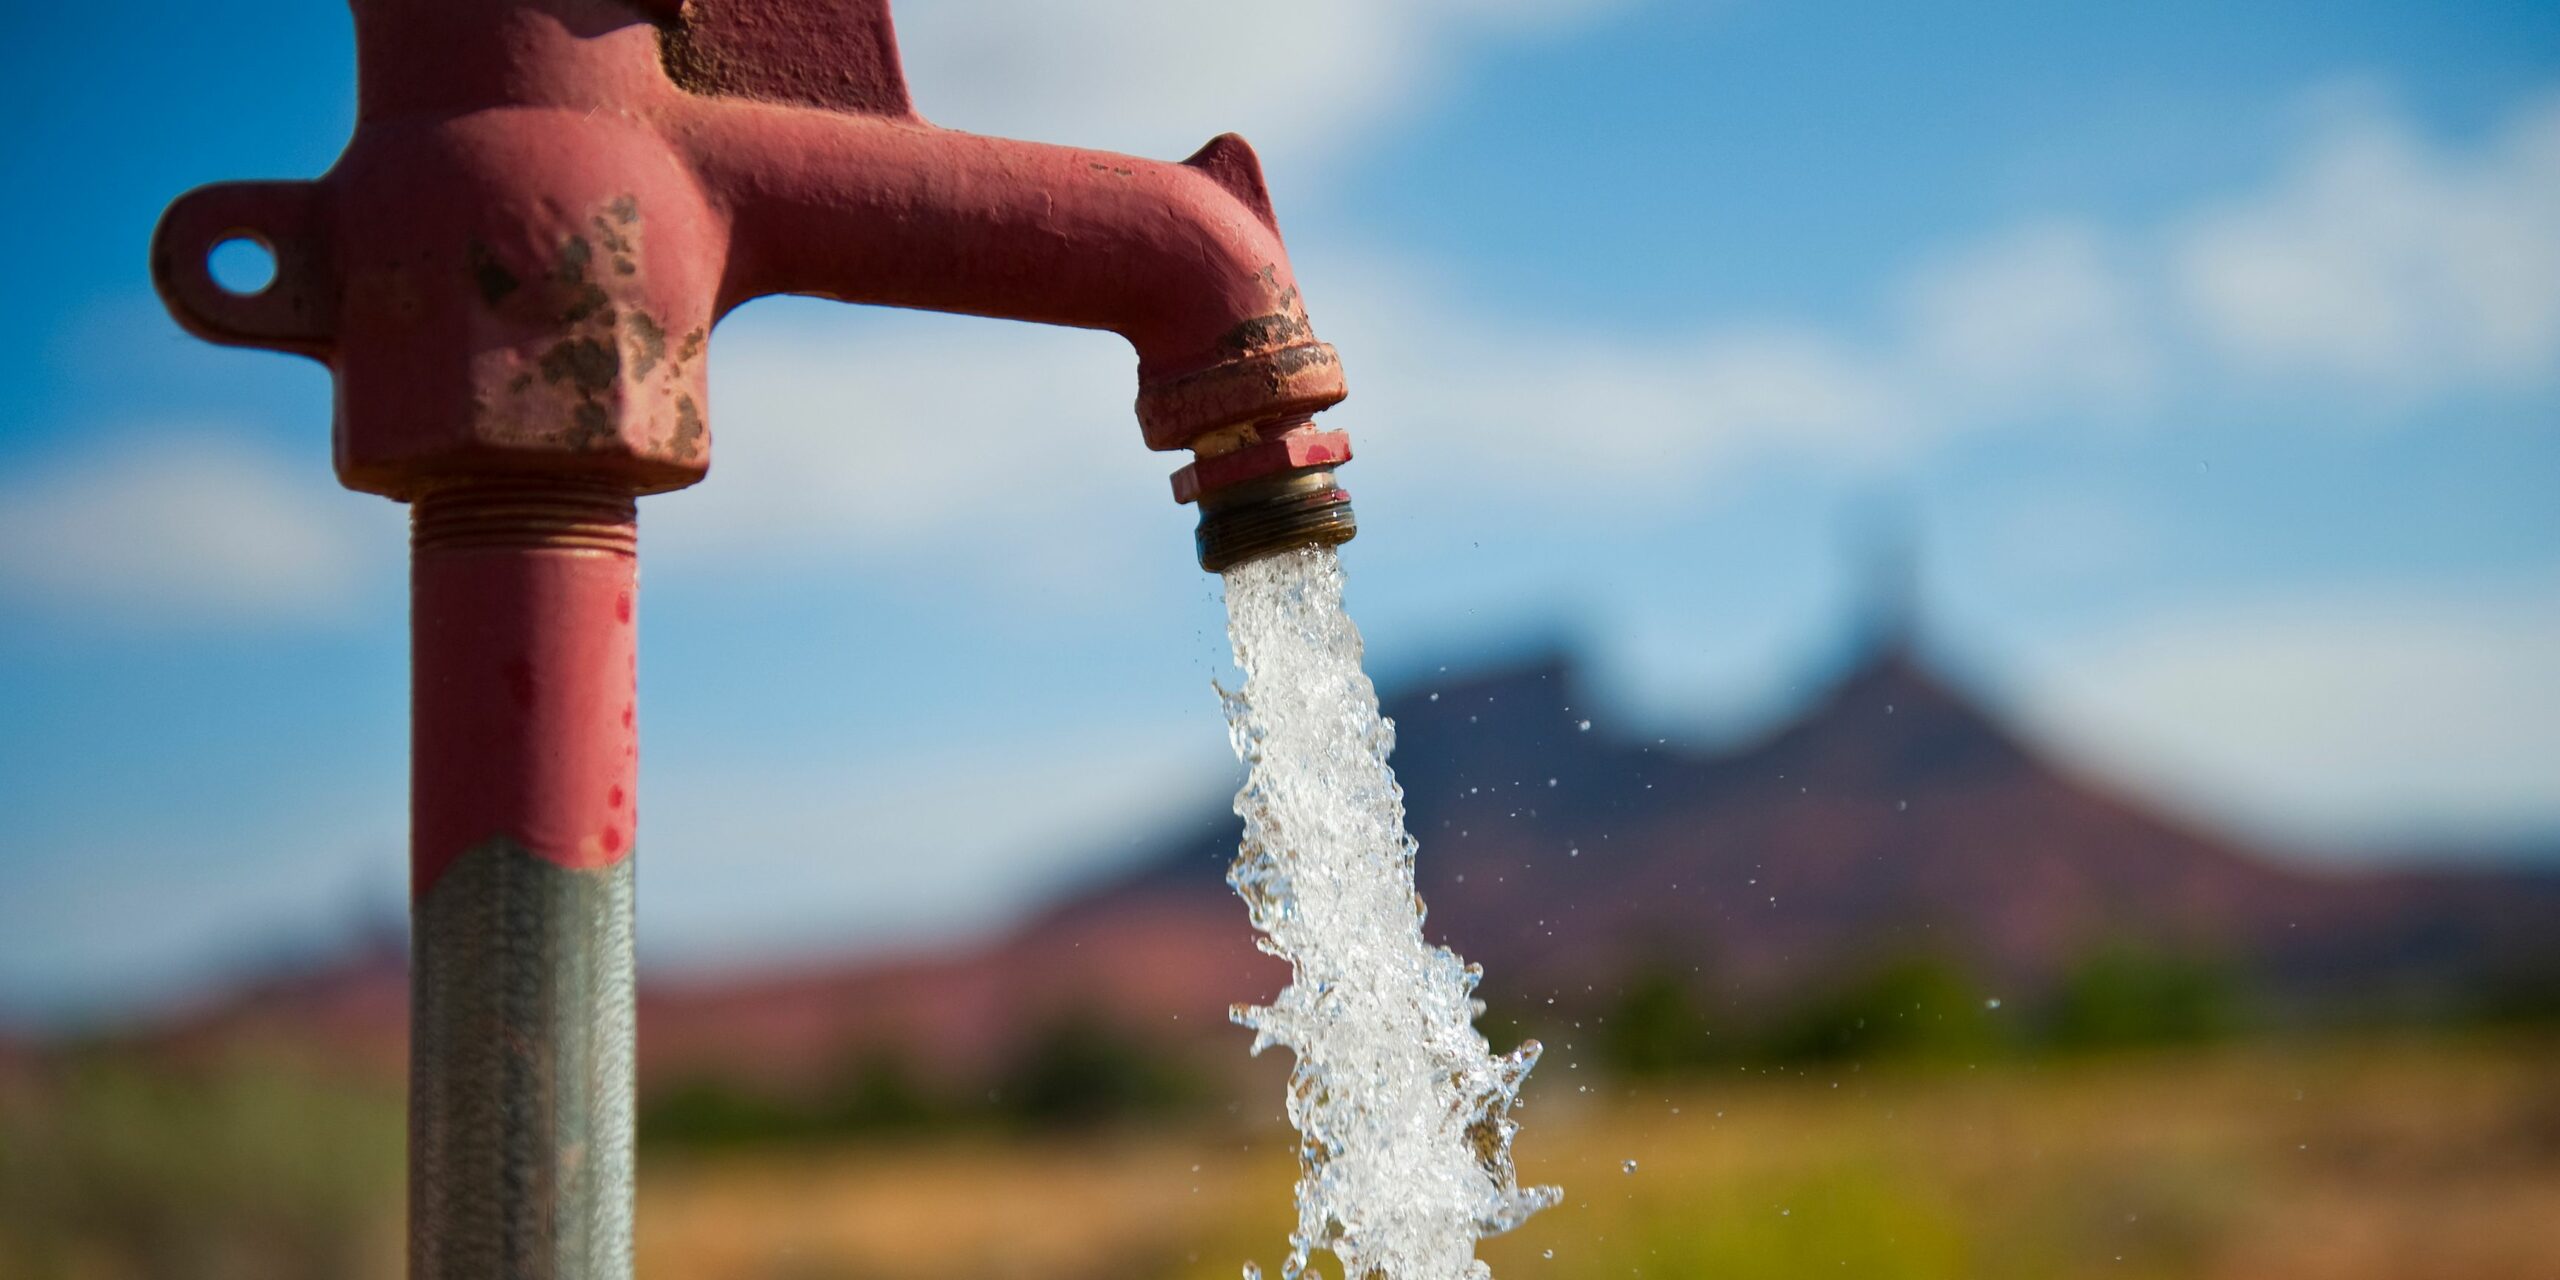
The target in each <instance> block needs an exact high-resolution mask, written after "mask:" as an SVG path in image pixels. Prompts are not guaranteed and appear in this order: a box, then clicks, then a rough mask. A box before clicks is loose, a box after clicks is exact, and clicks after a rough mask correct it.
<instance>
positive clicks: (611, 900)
mask: <svg viewBox="0 0 2560 1280" xmlns="http://www.w3.org/2000/svg"><path fill="white" fill-rule="evenodd" d="M352 8H353V10H354V15H355V25H356V56H357V67H358V77H357V85H358V102H357V120H356V129H355V134H354V137H353V138H352V139H351V140H350V141H349V143H348V145H347V149H346V152H345V154H344V155H343V156H342V157H340V159H339V161H338V163H337V165H336V166H335V167H334V168H332V169H331V170H330V172H329V173H328V174H326V175H325V176H323V177H321V178H319V179H318V180H316V181H311V182H231V183H219V184H215V185H212V186H207V187H203V188H199V189H197V190H195V191H192V192H189V193H188V194H186V195H184V196H182V197H180V198H179V199H178V200H177V201H176V202H175V203H174V204H172V205H171V206H170V207H169V209H168V211H167V213H166V214H165V215H164V216H163V218H162V220H161V223H160V226H159V229H158V231H157V233H156V234H155V236H154V239H153V244H152V250H151V269H152V275H153V279H154V281H155V282H156V284H157V285H158V287H159V290H160V293H161V296H162V297H163V299H165V300H166V302H167V303H168V306H169V309H170V312H171V313H172V314H173V315H174V316H176V318H177V320H178V322H179V323H180V324H181V325H183V326H185V327H186V328H187V330H188V331H189V332H192V333H194V334H196V335H197V336H199V337H202V338H205V339H207V340H209V341H213V342H218V343H226V344H230V345H235V346H248V347H262V348H267V349H270V350H277V351H288V352H294V353H297V354H300V355H305V356H309V357H312V358H314V359H317V360H320V361H322V362H323V363H325V364H327V365H328V366H329V368H330V370H331V371H332V373H333V374H334V375H335V380H336V391H337V395H336V418H337V422H336V429H335V433H334V441H335V456H336V463H337V470H338V475H339V478H340V480H342V481H343V482H344V483H345V484H346V485H347V486H349V487H350V488H354V489H358V490H361V491H364V492H369V493H377V494H381V495H384V496H386V497H389V498H393V499H396V500H399V501H403V502H406V503H408V504H410V506H411V510H412V547H413V552H412V555H413V560H412V580H411V590H412V610H411V627H412V645H413V656H412V663H413V702H412V792H413V802H412V820H411V823H412V827H411V867H412V918H413V944H412V947H413V956H412V959H413V968H412V975H411V985H412V1009H411V1039H412V1047H411V1096H410V1115H411V1119H410V1274H411V1275H412V1276H414V1277H420V1278H421V1280H424V1278H427V1277H433V1278H435V1280H449V1278H450V1280H459V1278H461V1277H466V1276H467V1277H472V1278H473V1280H481V1278H484V1277H492V1276H504V1277H533V1278H538V1280H552V1278H560V1280H568V1278H573V1277H574V1278H579V1280H585V1278H589V1277H623V1276H627V1275H628V1274H629V1268H630V1208H631V1184H630V1175H631V1119H632V1113H631V1089H632V1063H633V1055H632V1009H633V1004H632V967H631V966H632V955H631V927H630V922H631V865H632V863H631V850H632V841H633V831H634V823H635V814H636V805H637V797H636V791H637V785H636V784H637V758H638V747H637V743H638V738H637V728H636V703H635V699H634V689H635V682H634V676H635V672H636V658H635V653H636V650H635V647H634V630H635V628H634V618H633V610H634V601H635V594H634V593H635V589H636V572H635V566H636V555H637V523H636V511H635V502H634V500H635V499H636V498H637V497H639V496H641V495H644V494H652V493H662V492H666V491H669V490H674V489H680V488H683V487H685V486H686V485H690V484H692V483H694V482H695V481H697V480H700V479H701V478H702V477H703V475H704V473H705V471H706V470H707V469H708V467H709V465H710V447H711V436H710V423H709V419H708V414H707V397H706V395H705V378H704V365H705V360H706V354H707V343H708V341H709V337H710V332H711V328H712V326H713V325H714V324H715V323H716V322H717V321H718V319H719V318H720V317H721V316H722V315H724V314H726V313H727V312H728V311H730V310H731V309H733V308H735V307H737V306H738V305H739V304H741V303H744V302H746V301H748V300H750V299H753V298H757V297H762V296H765V295H768V294H776V293H797V294H813V295H818V296H822V297H829V298H836V299H840V300H843V301H847V302H865V303H876V304H880V305H885V306H895V307H909V308H921V309H927V310H935V311H950V312H962V313H968V314H974V315H983V316H995V317H1004V318H1010V319H1018V320H1030V321H1037V322H1041V323H1047V324H1060V325H1071V326H1076V327H1081V328H1092V329H1108V330H1111V331H1113V332H1116V333H1119V334H1121V335H1122V336H1124V337H1126V338H1127V339H1128V340H1129V342H1130V343H1131V345H1132V346H1133V347H1135V348H1136V351H1137V356H1138V396H1137V416H1138V423H1139V426H1140V428H1141V430H1142V432H1143V436H1144V440H1145V443H1146V444H1147V446H1148V447H1150V448H1154V449H1162V450H1175V449H1188V450H1190V451H1191V452H1192V454H1193V458H1192V460H1191V461H1190V462H1189V463H1188V464H1187V465H1185V466H1183V467H1182V468H1181V469H1180V470H1179V471H1178V472H1176V473H1175V475H1174V477H1173V487H1174V491H1175V496H1176V497H1177V499H1178V500H1180V501H1183V502H1196V503H1197V504H1198V505H1199V507H1200V509H1201V520H1200V528H1199V539H1198V540H1199V547H1198V551H1199V557H1200V561H1201V564H1202V566H1203V567H1204V568H1207V569H1210V570H1213V571H1214V570H1220V569H1223V568H1225V567H1227V566H1228V565H1231V564H1235V563H1238V562H1241V561H1243V560H1247V559H1251V558H1254V557H1256V556H1259V555H1264V554H1268V553H1271V552H1273V551H1277V550H1282V549H1285V548H1288V547H1292V546H1299V545H1306V544H1329V543H1338V542H1341V541H1344V540H1346V539H1348V538H1350V537H1351V536H1352V533H1353V531H1354V525H1353V521H1352V516H1351V509H1350V506H1349V502H1348V499H1347V497H1346V496H1345V495H1344V494H1343V492H1342V490H1341V489H1340V488H1339V487H1338V486H1337V485H1336V484H1335V483H1334V480H1333V468H1334V467H1335V466H1336V465H1338V464H1340V463H1342V462H1345V461H1347V460H1348V459H1349V457H1350V450H1349V446H1348V444H1347V442H1346V440H1345V438H1344V437H1343V436H1342V435H1341V434H1340V433H1338V432H1326V431H1322V430H1319V429H1318V428H1317V427H1315V426H1314V424H1313V421H1312V419H1313V415H1314V414H1316V413H1317V412H1319V411H1321V410H1323V409H1325V408H1327V407H1329V406H1331V405H1333V404H1334V403H1336V402H1338V401H1340V400H1341V399H1342V397H1343V394H1344V391H1343V382H1342V373H1341V368H1340V365H1339V364H1338V363H1337V362H1336V360H1335V357H1334V352H1333V349H1332V348H1331V347H1329V346H1327V345H1325V344H1324V343H1322V342H1320V341H1318V340H1317V339H1316V337H1315V334H1314V332H1313V331H1312V330H1311V329H1310V328H1309V326H1308V322H1307V313H1306V308H1305V305H1304V302H1303V300H1302V299H1301V298H1300V296H1299V292H1298V288H1297V284H1296V281H1295V278H1294V276H1293V274H1292V272H1291V270H1290V266H1289V259H1288V255H1287V253H1286V252H1285V251H1284V250H1283V248H1282V247H1281V242H1280V233H1279V229H1278V224H1277V222H1276V220H1275V219H1274V217H1273V214H1272V209H1271V199H1270V195H1269V193H1268V191H1267V190H1266V189H1265V187H1264V185H1263V179H1262V172H1261V166H1260V163H1259V162H1258V161H1257V160H1256V159H1255V157H1254V154H1253V151H1252V149H1251V148H1249V147H1248V146H1246V145H1245V143H1244V142H1243V140H1241V139H1239V138H1237V137H1235V136H1233V135H1225V136H1221V137H1219V138H1216V139H1214V140H1212V141H1211V142H1210V143H1209V144H1208V145H1207V146H1205V147H1203V148H1201V150H1200V151H1199V152H1198V153H1197V154H1195V155H1193V156H1191V157H1190V158H1189V159H1187V160H1184V161H1182V162H1181V163H1178V164H1175V163H1165V162H1160V161H1153V160H1143V159H1137V158H1134V157H1129V156H1123V155H1116V154H1111V153H1107V152H1097V151H1083V150H1078V149H1074V148H1070V147H1059V146H1048V145H1041V144H1034V143H1026V142H1016V141H1009V140H1004V139H997V138H987V137H979V136H975V135H971V134H966V133H960V132H956V131H952V130H946V129H940V128H936V127H934V126H933V125H931V124H929V123H927V122H926V121H925V120H924V119H923V118H921V117H920V116H919V115H917V114H916V111H915V108H914V106H913V104H912V103H911V102H910V101H909V99H908V96H907V89H906V84H905V80H904V77H903V75H902V73H901V71H900V69H899V61H898V50H897V44H896V39H895V37H894V35H893V33H892V30H891V26H890V20H889V12H888V6H887V0H353V4H352ZM238 239H250V240H255V241H257V242H258V243H260V244H262V245H264V246H265V247H266V248H267V249H268V250H269V251H270V252H271V253H272V254H273V256H274V260H275V275H274V278H273V280H272V281H271V282H270V283H269V284H268V285H267V286H266V287H265V288H264V289H262V290H260V291H258V292H255V293H235V292H232V291H230V290H228V289H226V288H224V287H223V286H222V285H221V284H219V283H217V282H216V281H215V279H214V277H213V275H212V272H211V269H210V262H209V259H210V255H211V254H212V251H213V250H214V249H216V248H217V247H219V246H220V245H222V244H224V243H226V242H229V241H232V240H238Z"/></svg>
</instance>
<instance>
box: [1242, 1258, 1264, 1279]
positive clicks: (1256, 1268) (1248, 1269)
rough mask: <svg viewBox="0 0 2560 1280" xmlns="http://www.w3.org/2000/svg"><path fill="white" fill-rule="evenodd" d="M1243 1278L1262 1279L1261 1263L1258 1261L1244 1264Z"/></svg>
mask: <svg viewBox="0 0 2560 1280" xmlns="http://www.w3.org/2000/svg"><path fill="white" fill-rule="evenodd" d="M1244 1280H1262V1264H1261V1263H1258V1262H1248V1263H1246V1264H1244Z"/></svg>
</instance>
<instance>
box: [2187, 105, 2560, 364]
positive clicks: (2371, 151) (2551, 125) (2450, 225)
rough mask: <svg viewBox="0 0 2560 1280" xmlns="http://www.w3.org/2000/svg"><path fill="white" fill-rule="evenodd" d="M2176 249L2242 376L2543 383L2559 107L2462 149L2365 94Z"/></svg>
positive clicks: (2196, 315) (2557, 290)
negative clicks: (2259, 186)
mask: <svg viewBox="0 0 2560 1280" xmlns="http://www.w3.org/2000/svg"><path fill="white" fill-rule="evenodd" d="M2170 252H2171V255H2172V261H2171V266H2172V270H2173V272H2174V276H2175V279H2176V280H2177V282H2178V286H2179V288H2180V290H2181V292H2182V295H2183V301H2184V302H2185V303H2186V305H2187V306H2188V307H2189V308H2191V309H2192V316H2193V320H2194V322H2195V323H2196V325H2197V326H2198V327H2199V328H2200V330H2201V333H2202V336H2203V338H2204V339H2205V340H2206V341H2208V342H2209V343H2211V344H2212V346H2213V348H2214V349H2215V350H2216V351H2217V352H2218V353H2219V354H2220V355H2222V356H2224V357H2226V358H2228V359H2229V360H2231V361H2232V362H2234V363H2235V364H2237V365H2238V366H2239V367H2241V368H2242V369H2244V370H2246V371H2249V372H2253V373H2261V374H2276V375H2295V376H2300V377H2306V378H2324V379H2339V380H2344V381H2347V382H2351V383H2356V384H2360V385H2365V386H2373V387H2379V388H2383V389H2390V390H2399V391H2406V392H2418V391H2430V390H2437V389H2444V388H2458V387H2461V386H2464V385H2466V384H2474V383H2488V384H2493V385H2495V384H2510V385H2512V384H2524V385H2537V386H2538V385H2546V384H2547V383H2548V382H2549V381H2550V379H2551V378H2552V376H2553V375H2554V374H2555V373H2556V372H2560V101H2555V100H2548V99H2546V100H2544V101H2542V102H2539V103H2536V104H2533V105H2532V106H2530V107H2528V108H2527V109H2525V110H2523V111H2520V112H2518V113H2517V114H2516V115H2515V116H2514V117H2513V118H2512V119H2510V120H2508V121H2507V122H2506V124H2505V125H2504V127H2503V128H2502V129H2501V130H2500V131H2499V133H2498V136H2497V137H2496V138H2495V139H2494V140H2492V141H2491V142H2490V143H2489V144H2488V145H2487V146H2485V147H2483V148H2481V149H2479V150H2478V151H2476V152H2471V153H2465V152H2461V151H2457V150H2451V149H2446V148H2441V147H2437V146H2433V145H2431V144H2430V143H2429V140H2428V139H2426V138H2424V137H2422V136H2420V135H2419V134H2418V133H2417V132H2416V131H2415V130H2413V129H2412V128H2411V127H2410V126H2409V125H2407V124H2406V123H2405V122H2403V121H2401V120H2398V119H2396V118H2394V117H2393V116H2392V115H2390V114H2389V113H2388V112H2387V111H2384V110H2381V109H2379V108H2378V107H2376V106H2375V105H2373V104H2371V103H2370V102H2361V103H2358V104H2356V105H2355V106H2353V107H2352V108H2350V109H2348V110H2347V111H2345V112H2343V113H2340V114H2339V116H2338V118H2335V119H2333V120H2332V121H2331V122H2330V123H2328V124H2327V125H2326V126H2325V127H2324V128H2323V130H2322V131H2321V136H2319V137H2318V138H2317V140H2316V141H2315V142H2314V143H2313V144H2312V145H2311V147H2310V148H2309V149H2308V151H2307V153H2306V154H2305V155H2303V156H2302V157H2301V158H2300V159H2299V160H2298V161H2297V162H2296V163H2295V164H2293V165H2292V166H2290V167H2289V168H2288V170H2287V171H2286V173H2285V174H2284V175H2283V176H2282V177H2280V178H2279V179H2278V180H2277V181H2276V182H2274V183H2273V184H2271V185H2270V186H2269V187H2267V188H2266V189H2265V190H2263V191H2260V192H2257V193H2254V194H2252V195H2250V196H2247V197H2244V198H2242V199H2240V200H2236V201H2233V202H2231V203H2229V204H2226V205H2223V206H2221V207H2218V208H2214V209H2211V210H2208V211H2206V212H2204V213H2202V214H2200V215H2199V216H2197V217H2196V218H2194V219H2193V220H2192V221H2191V222H2190V223H2188V224H2187V225H2185V226H2184V227H2182V228H2180V229H2179V231H2178V232H2177V234H2176V235H2175V236H2174V237H2173V240H2172V243H2171V246H2170Z"/></svg>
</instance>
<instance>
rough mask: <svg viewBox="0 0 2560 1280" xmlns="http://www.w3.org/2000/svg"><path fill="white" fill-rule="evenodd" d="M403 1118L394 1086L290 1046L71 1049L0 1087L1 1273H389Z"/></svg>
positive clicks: (226, 1277) (136, 1279) (100, 1276)
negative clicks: (159, 1056)
mask: <svg viewBox="0 0 2560 1280" xmlns="http://www.w3.org/2000/svg"><path fill="white" fill-rule="evenodd" d="M403 1128H404V1121H403V1120H402V1117H401V1100H400V1093H399V1091H398V1089H397V1088H396V1087H393V1088H384V1087H382V1086H381V1085H380V1084H378V1083H369V1082H365V1081H363V1080H361V1079H352V1078H349V1077H348V1076H347V1075H344V1074H341V1073H334V1072H331V1071H328V1070H326V1069H323V1068H321V1067H318V1066H315V1065H313V1064H310V1063H307V1062H304V1061H302V1060H299V1059H296V1058H292V1057H287V1056H281V1055H262V1054H256V1053H249V1052H239V1053H233V1054H229V1055H226V1056H224V1057H223V1058H221V1059H220V1060H218V1061H214V1062H209V1063H201V1064H187V1065H182V1066H176V1067H172V1066H167V1065H147V1064H145V1063H143V1062H140V1061H136V1060H134V1059H131V1058H129V1057H126V1056H123V1055H120V1054H116V1053H112V1052H106V1051H88V1052H80V1053H74V1054H70V1055H67V1056H65V1057H64V1058H63V1059H61V1060H59V1061H57V1062H55V1063H52V1064H50V1065H48V1066H47V1067H46V1068H45V1069H43V1070H42V1071H40V1072H39V1073H38V1074H37V1078H36V1079H35V1080H33V1081H32V1082H31V1083H30V1084H28V1085H26V1086H22V1087H19V1088H14V1089H11V1088H0V1273H5V1274H7V1275H9V1276H11V1277H26V1278H27V1280H51V1278H52V1277H65V1278H69V1277H82V1278H97V1280H231V1278H233V1277H237V1278H238V1280H253V1278H254V1280H340V1278H341V1277H345V1276H353V1275H391V1274H395V1273H396V1272H397V1269H398V1258H399V1253H400V1243H399V1235H398V1232H399V1222H400V1219H399V1197H400V1186H401V1178H402V1172H401V1154H400V1153H401V1135H402V1132H403Z"/></svg>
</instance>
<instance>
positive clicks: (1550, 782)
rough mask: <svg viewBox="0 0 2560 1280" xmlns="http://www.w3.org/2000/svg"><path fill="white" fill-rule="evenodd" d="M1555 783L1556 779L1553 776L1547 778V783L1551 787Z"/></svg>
mask: <svg viewBox="0 0 2560 1280" xmlns="http://www.w3.org/2000/svg"><path fill="white" fill-rule="evenodd" d="M1555 784H1556V780H1555V779H1553V778H1549V779H1547V785H1548V786H1550V787H1552V786H1554V785H1555Z"/></svg>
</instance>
